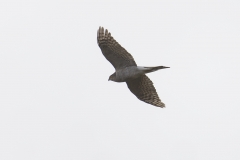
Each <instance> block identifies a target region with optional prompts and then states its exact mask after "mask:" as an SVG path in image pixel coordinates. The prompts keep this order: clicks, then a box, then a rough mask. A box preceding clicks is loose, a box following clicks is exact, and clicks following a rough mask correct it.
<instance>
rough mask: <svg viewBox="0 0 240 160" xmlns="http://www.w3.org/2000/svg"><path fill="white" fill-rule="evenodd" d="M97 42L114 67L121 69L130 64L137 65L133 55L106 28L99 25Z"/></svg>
mask: <svg viewBox="0 0 240 160" xmlns="http://www.w3.org/2000/svg"><path fill="white" fill-rule="evenodd" d="M97 42H98V45H99V47H100V48H101V50H102V53H103V55H104V56H105V57H106V59H107V60H108V61H109V62H110V63H111V64H112V65H113V66H114V68H115V69H116V70H117V69H121V68H124V67H128V66H136V65H137V64H136V62H135V61H134V59H133V57H132V55H131V54H130V53H128V52H127V51H126V50H125V49H124V48H123V47H122V46H121V45H120V44H119V43H118V42H117V41H116V40H115V39H114V38H113V37H112V36H111V33H110V32H108V30H107V29H106V30H105V32H104V28H103V27H99V29H98V32H97Z"/></svg>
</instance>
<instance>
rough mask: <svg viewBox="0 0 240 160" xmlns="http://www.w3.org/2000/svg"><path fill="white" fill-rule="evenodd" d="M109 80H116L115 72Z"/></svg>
mask: <svg viewBox="0 0 240 160" xmlns="http://www.w3.org/2000/svg"><path fill="white" fill-rule="evenodd" d="M108 81H116V73H113V74H112V75H111V76H109V78H108Z"/></svg>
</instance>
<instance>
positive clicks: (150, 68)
mask: <svg viewBox="0 0 240 160" xmlns="http://www.w3.org/2000/svg"><path fill="white" fill-rule="evenodd" d="M143 68H144V71H145V73H150V72H154V71H157V70H159V69H165V68H170V67H165V66H157V67H143Z"/></svg>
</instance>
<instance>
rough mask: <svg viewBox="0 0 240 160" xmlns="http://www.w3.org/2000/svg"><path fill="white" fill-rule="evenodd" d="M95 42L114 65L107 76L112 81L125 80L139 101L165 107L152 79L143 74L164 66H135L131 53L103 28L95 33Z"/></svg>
mask: <svg viewBox="0 0 240 160" xmlns="http://www.w3.org/2000/svg"><path fill="white" fill-rule="evenodd" d="M97 42H98V45H99V47H100V49H101V50H102V53H103V55H104V56H105V58H106V59H107V60H108V61H109V62H110V63H111V64H112V65H113V66H114V68H115V72H114V73H113V74H112V75H111V76H110V77H109V80H111V81H114V82H126V83H127V86H128V88H129V89H130V91H131V92H132V93H133V94H134V95H135V96H136V97H137V98H138V99H140V100H141V101H144V102H146V103H149V104H152V105H154V106H157V107H162V108H163V107H165V104H164V103H162V102H161V100H160V98H159V97H158V94H157V91H156V89H155V88H154V86H153V83H152V81H151V80H150V79H149V78H148V77H147V76H146V75H145V74H147V73H150V72H154V71H157V70H159V69H164V68H169V67H165V66H157V67H142V66H137V64H136V62H135V61H134V59H133V57H132V55H131V54H130V53H128V52H127V51H126V50H125V49H124V48H123V47H122V46H121V45H120V44H119V43H118V42H117V41H116V40H115V39H114V38H113V37H112V36H111V34H110V33H109V32H108V30H105V32H104V28H103V27H100V28H99V30H98V33H97Z"/></svg>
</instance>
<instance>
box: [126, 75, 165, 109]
mask: <svg viewBox="0 0 240 160" xmlns="http://www.w3.org/2000/svg"><path fill="white" fill-rule="evenodd" d="M126 83H127V86H128V88H129V89H130V91H131V92H132V93H133V94H135V96H136V97H137V98H138V99H140V100H141V101H144V102H146V103H149V104H151V105H154V106H156V107H161V108H163V107H165V104H164V103H162V102H161V100H160V99H159V97H158V94H157V91H156V89H155V88H154V86H153V83H152V81H151V80H150V79H149V78H148V77H147V76H146V75H142V76H140V77H138V78H136V79H129V80H127V81H126Z"/></svg>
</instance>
